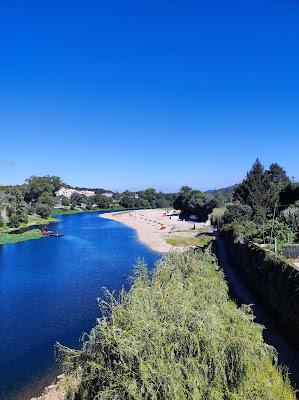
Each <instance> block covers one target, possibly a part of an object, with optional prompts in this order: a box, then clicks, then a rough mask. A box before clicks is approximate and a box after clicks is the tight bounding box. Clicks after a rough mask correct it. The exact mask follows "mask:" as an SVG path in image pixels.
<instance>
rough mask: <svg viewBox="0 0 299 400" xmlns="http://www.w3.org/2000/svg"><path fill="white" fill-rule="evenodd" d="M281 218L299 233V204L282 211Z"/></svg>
mask: <svg viewBox="0 0 299 400" xmlns="http://www.w3.org/2000/svg"><path fill="white" fill-rule="evenodd" d="M280 218H281V220H282V221H283V222H285V223H286V224H287V225H288V226H289V227H290V228H291V229H292V230H293V231H294V232H297V235H299V205H293V206H291V207H288V208H287V209H285V210H284V211H282V212H281V214H280Z"/></svg>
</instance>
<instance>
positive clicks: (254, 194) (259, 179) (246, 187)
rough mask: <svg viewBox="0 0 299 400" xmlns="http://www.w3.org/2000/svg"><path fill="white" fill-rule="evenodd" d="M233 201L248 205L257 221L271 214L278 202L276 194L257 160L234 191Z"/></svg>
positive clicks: (267, 175)
mask: <svg viewBox="0 0 299 400" xmlns="http://www.w3.org/2000/svg"><path fill="white" fill-rule="evenodd" d="M234 200H236V201H240V203H242V204H247V205H249V206H250V207H251V208H252V210H253V213H254V216H255V217H256V218H257V219H258V220H262V221H263V220H265V219H266V217H267V215H269V214H271V213H272V212H273V210H274V207H275V204H276V203H277V202H278V192H277V190H276V188H275V185H274V184H273V183H272V181H271V178H270V176H269V174H268V173H267V172H266V171H265V169H264V167H263V166H262V164H261V163H260V161H259V160H258V159H257V160H256V161H255V163H254V164H253V166H252V168H251V170H250V171H249V172H248V173H247V176H246V178H245V179H244V180H243V182H242V183H241V184H240V185H239V186H237V188H236V189H235V192H234Z"/></svg>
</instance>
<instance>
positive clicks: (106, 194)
mask: <svg viewBox="0 0 299 400" xmlns="http://www.w3.org/2000/svg"><path fill="white" fill-rule="evenodd" d="M102 196H105V197H108V199H110V198H111V197H112V196H113V193H109V192H104V193H102Z"/></svg>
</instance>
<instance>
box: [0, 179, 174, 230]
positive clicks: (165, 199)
mask: <svg viewBox="0 0 299 400" xmlns="http://www.w3.org/2000/svg"><path fill="white" fill-rule="evenodd" d="M62 187H67V188H71V187H70V186H69V185H66V184H65V183H64V182H63V181H62V179H61V178H60V177H58V176H32V177H30V178H29V179H27V180H26V182H25V183H24V184H23V185H15V186H8V187H2V188H1V189H0V212H1V214H0V227H1V226H2V227H3V225H4V224H7V225H8V226H9V227H13V228H17V227H19V226H20V225H21V224H26V223H27V222H28V218H29V216H31V215H32V216H35V215H36V216H39V217H41V218H48V217H49V216H50V215H51V214H52V213H53V208H54V207H56V208H59V207H61V208H64V209H72V210H73V209H86V210H92V209H94V208H99V209H108V208H110V207H111V206H113V207H114V208H117V207H119V208H156V207H171V206H172V203H173V200H174V197H175V194H165V193H162V192H158V191H156V190H155V189H153V188H149V189H146V190H142V191H138V192H130V191H128V190H126V191H125V192H123V193H119V192H112V191H107V190H105V189H93V191H94V193H95V194H94V195H93V196H86V195H84V194H82V193H79V191H80V190H82V188H75V189H78V191H77V192H74V193H72V195H71V196H70V198H68V197H66V196H58V195H57V192H58V191H59V189H61V188H62ZM86 190H90V189H86ZM104 193H105V195H104ZM107 194H108V195H109V196H107Z"/></svg>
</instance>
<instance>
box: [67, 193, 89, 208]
mask: <svg viewBox="0 0 299 400" xmlns="http://www.w3.org/2000/svg"><path fill="white" fill-rule="evenodd" d="M70 200H71V205H72V207H79V206H81V203H85V202H86V201H87V197H86V196H84V195H83V194H80V193H77V192H74V193H73V194H72V195H71V199H70Z"/></svg>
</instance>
